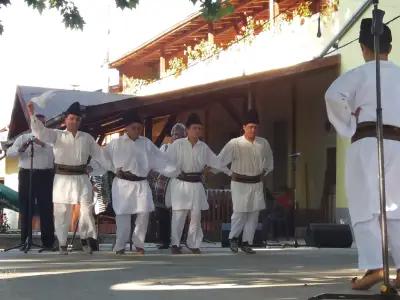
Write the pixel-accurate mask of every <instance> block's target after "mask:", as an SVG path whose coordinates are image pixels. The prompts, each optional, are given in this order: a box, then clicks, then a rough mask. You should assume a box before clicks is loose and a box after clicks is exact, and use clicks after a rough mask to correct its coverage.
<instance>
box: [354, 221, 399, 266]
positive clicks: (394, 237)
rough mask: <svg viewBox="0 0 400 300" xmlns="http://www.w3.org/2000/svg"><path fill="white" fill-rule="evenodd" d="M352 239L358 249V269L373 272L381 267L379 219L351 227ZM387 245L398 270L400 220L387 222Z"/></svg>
mask: <svg viewBox="0 0 400 300" xmlns="http://www.w3.org/2000/svg"><path fill="white" fill-rule="evenodd" d="M353 231H354V237H355V240H356V244H357V249H358V266H359V268H360V269H362V270H364V269H366V270H373V269H380V268H382V267H383V262H382V246H381V241H382V236H381V229H380V222H379V217H378V216H374V217H373V219H371V220H369V221H365V222H359V223H356V224H355V225H354V226H353ZM387 232H388V243H389V248H390V252H391V254H392V257H393V260H394V263H395V265H396V269H400V239H399V232H400V220H397V219H388V220H387Z"/></svg>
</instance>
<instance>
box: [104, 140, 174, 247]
mask: <svg viewBox="0 0 400 300" xmlns="http://www.w3.org/2000/svg"><path fill="white" fill-rule="evenodd" d="M104 156H105V159H106V160H107V159H109V160H110V162H112V167H110V166H109V167H108V168H109V169H110V170H112V171H116V170H118V169H121V170H122V171H124V172H128V171H129V172H130V173H132V174H134V175H136V176H138V177H143V178H146V177H147V175H148V173H149V171H150V170H152V169H154V170H156V171H158V172H174V171H175V170H176V168H175V167H174V166H173V165H172V164H170V163H168V159H167V157H166V155H165V154H163V153H162V152H161V151H160V150H159V149H158V148H157V147H156V146H155V145H154V144H153V143H152V142H151V141H150V140H149V139H147V138H145V137H142V136H140V137H139V138H137V139H136V140H135V141H133V140H132V139H130V138H129V137H128V135H127V134H125V135H123V136H121V137H119V138H117V139H114V140H112V141H111V142H110V143H109V144H108V145H107V146H106V147H105V148H104ZM112 199H113V209H114V211H115V214H116V223H117V241H116V244H115V248H114V250H115V251H119V250H123V249H125V245H126V243H127V242H128V241H129V233H130V227H131V226H130V224H131V223H130V219H131V215H133V214H136V226H135V231H134V233H133V237H132V239H133V243H134V245H135V246H136V247H137V248H143V247H144V240H145V237H146V232H147V225H148V220H149V213H150V212H151V211H153V210H154V203H153V197H152V193H151V189H150V186H149V183H148V182H147V180H141V181H129V180H125V179H121V178H118V177H115V179H114V181H113V184H112Z"/></svg>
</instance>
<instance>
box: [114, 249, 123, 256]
mask: <svg viewBox="0 0 400 300" xmlns="http://www.w3.org/2000/svg"><path fill="white" fill-rule="evenodd" d="M115 254H116V255H124V254H125V249H121V250H117V251H115Z"/></svg>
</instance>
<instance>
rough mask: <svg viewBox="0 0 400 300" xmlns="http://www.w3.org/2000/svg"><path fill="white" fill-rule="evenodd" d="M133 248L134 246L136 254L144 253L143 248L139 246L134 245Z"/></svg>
mask: <svg viewBox="0 0 400 300" xmlns="http://www.w3.org/2000/svg"><path fill="white" fill-rule="evenodd" d="M135 248H136V254H139V255H144V249H143V248H140V247H135Z"/></svg>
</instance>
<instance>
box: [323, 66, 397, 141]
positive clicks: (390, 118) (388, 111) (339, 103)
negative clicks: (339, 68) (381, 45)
mask: <svg viewBox="0 0 400 300" xmlns="http://www.w3.org/2000/svg"><path fill="white" fill-rule="evenodd" d="M381 77H382V82H381V83H382V85H381V89H382V108H383V111H382V114H383V122H384V124H386V125H393V126H397V127H400V117H399V112H400V99H399V98H400V84H399V78H400V68H399V67H397V66H396V65H395V64H393V63H392V62H389V61H381ZM325 100H326V108H327V113H328V118H329V121H330V122H331V123H332V125H333V126H334V127H335V129H336V131H337V132H338V133H339V135H341V136H344V137H352V136H353V134H354V133H355V131H356V127H357V120H356V117H355V116H354V115H352V113H354V112H355V111H356V110H357V108H358V107H360V108H361V111H360V114H359V117H358V122H359V123H361V122H366V121H376V83H375V61H372V62H368V63H365V64H364V65H362V66H360V67H357V68H355V69H353V70H351V71H349V72H347V73H345V74H343V75H342V76H340V77H339V78H338V79H336V80H335V81H334V82H333V83H332V85H331V86H330V87H329V89H328V90H327V91H326V94H325Z"/></svg>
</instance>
